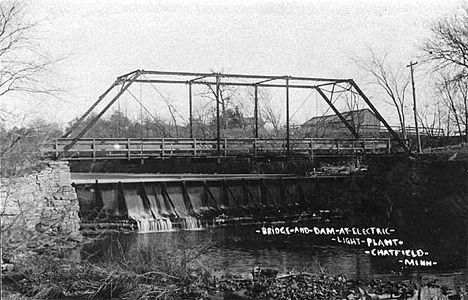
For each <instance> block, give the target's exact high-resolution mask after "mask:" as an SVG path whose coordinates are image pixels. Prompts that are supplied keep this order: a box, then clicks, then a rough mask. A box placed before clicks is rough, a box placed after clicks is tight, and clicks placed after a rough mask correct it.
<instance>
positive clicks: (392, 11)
mask: <svg viewBox="0 0 468 300" xmlns="http://www.w3.org/2000/svg"><path fill="white" fill-rule="evenodd" d="M461 4H462V2H461V1H460V0H445V1H442V0H441V1H435V0H416V1H403V0H398V1H397V0H394V1H389V0H386V1H379V0H375V1H370V0H368V1H364V0H331V1H325V0H315V1H305V0H303V1H232V0H230V1H148V0H146V1H145V0H139V1H136V0H125V1H123V0H107V1H93V0H67V1H64V0H54V1H53V0H50V1H46V0H33V1H29V2H28V6H29V8H28V10H29V12H30V15H31V16H34V19H36V20H40V24H41V25H40V27H39V35H40V36H41V38H42V39H41V45H42V48H43V49H44V51H45V52H48V53H49V54H50V55H51V57H64V59H63V60H62V61H61V62H59V63H57V64H56V66H55V68H54V72H55V73H54V75H52V76H50V79H49V80H50V82H51V84H53V85H55V86H57V87H60V88H62V89H64V90H65V91H66V92H65V93H62V94H61V95H60V100H57V99H49V100H47V99H35V100H28V102H27V103H26V104H25V103H24V102H21V101H20V100H19V99H18V98H11V99H7V100H8V101H9V106H12V107H15V108H16V109H17V110H19V111H21V112H22V113H24V114H26V115H27V116H28V117H29V118H34V117H38V116H40V117H43V118H45V119H48V120H52V121H58V122H62V123H66V122H68V121H70V120H71V119H72V118H73V117H76V116H78V115H79V114H81V113H83V112H84V111H85V110H86V109H87V108H88V106H90V105H91V104H92V103H93V102H94V101H95V100H96V99H97V97H98V96H99V95H100V94H102V93H103V92H104V91H105V90H106V89H107V87H108V86H110V84H112V83H113V82H114V80H115V78H116V77H117V76H119V75H122V74H124V73H128V72H130V71H133V70H136V69H145V70H163V71H191V72H209V71H211V70H224V72H226V73H241V74H265V75H292V76H311V77H312V76H313V77H338V78H354V79H355V81H356V82H357V83H358V85H360V86H361V88H362V89H363V90H364V92H365V93H366V94H367V95H368V96H370V97H377V96H378V94H377V93H375V92H374V89H372V88H371V87H370V86H369V85H367V82H368V78H366V77H365V76H364V74H363V73H362V71H360V70H358V69H357V68H356V67H355V66H354V65H353V64H352V63H350V57H352V56H355V55H362V54H366V53H367V48H368V47H369V48H372V49H374V50H375V51H376V52H378V53H379V52H382V51H386V52H387V53H389V59H390V61H391V62H392V64H395V65H406V64H408V63H409V62H410V61H411V60H413V61H414V60H417V59H418V58H417V57H418V55H419V54H420V51H419V47H420V45H421V41H422V40H424V39H425V38H426V37H427V36H428V34H429V28H430V26H431V24H432V23H433V22H434V21H436V20H437V19H439V18H441V17H442V16H444V15H446V14H448V13H450V12H452V11H453V10H454V9H455V8H457V7H459V6H460V5H461ZM417 75H418V76H421V74H417ZM416 80H417V81H418V80H422V78H419V77H417V78H416ZM417 91H418V93H419V95H421V97H422V98H424V97H425V96H424V95H425V94H427V93H428V91H429V86H428V84H425V85H418V86H417ZM4 99H5V98H4ZM3 101H4V100H3ZM38 101H40V103H41V104H40V105H39V107H38V106H37V105H36V104H37V103H38ZM375 101H378V99H376V100H375ZM421 101H423V100H421ZM180 105H181V106H183V105H182V104H180ZM384 114H385V113H384ZM387 116H389V114H387ZM389 118H390V119H391V117H389ZM391 120H392V122H391V123H396V122H395V121H396V119H391Z"/></svg>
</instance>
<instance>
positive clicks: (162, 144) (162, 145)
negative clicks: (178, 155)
mask: <svg viewBox="0 0 468 300" xmlns="http://www.w3.org/2000/svg"><path fill="white" fill-rule="evenodd" d="M161 156H164V138H162V139H161Z"/></svg>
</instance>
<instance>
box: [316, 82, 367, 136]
mask: <svg viewBox="0 0 468 300" xmlns="http://www.w3.org/2000/svg"><path fill="white" fill-rule="evenodd" d="M315 89H316V90H317V92H318V93H319V94H320V96H322V98H323V100H325V101H326V102H327V104H328V106H330V108H331V109H333V111H334V112H335V114H336V115H337V116H338V117H339V118H340V120H341V122H343V124H345V126H346V127H347V128H348V130H349V131H350V132H351V133H352V134H353V135H354V137H355V138H357V139H358V138H359V134H358V133H357V132H356V130H354V128H353V126H351V125H350V124H349V123H348V121H346V119H345V118H344V117H343V115H342V114H341V113H340V112H339V111H338V109H336V107H335V106H334V105H333V103H332V102H331V101H330V99H328V97H327V95H325V93H324V92H323V91H322V90H321V89H320V88H318V87H316V88H315Z"/></svg>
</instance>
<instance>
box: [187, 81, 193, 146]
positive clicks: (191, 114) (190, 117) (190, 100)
mask: <svg viewBox="0 0 468 300" xmlns="http://www.w3.org/2000/svg"><path fill="white" fill-rule="evenodd" d="M188 87H189V119H190V138H191V139H193V111H192V83H191V82H189V84H188Z"/></svg>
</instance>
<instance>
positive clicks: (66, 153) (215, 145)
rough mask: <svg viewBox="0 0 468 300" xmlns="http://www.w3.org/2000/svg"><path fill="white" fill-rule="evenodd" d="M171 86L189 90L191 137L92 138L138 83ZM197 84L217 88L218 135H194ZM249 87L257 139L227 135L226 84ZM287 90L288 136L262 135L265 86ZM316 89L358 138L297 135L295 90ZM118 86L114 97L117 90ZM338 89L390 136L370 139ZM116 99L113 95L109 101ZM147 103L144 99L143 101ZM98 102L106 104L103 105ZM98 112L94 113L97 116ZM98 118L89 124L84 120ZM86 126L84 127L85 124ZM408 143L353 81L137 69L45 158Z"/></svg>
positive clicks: (373, 149)
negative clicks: (340, 101) (340, 104)
mask: <svg viewBox="0 0 468 300" xmlns="http://www.w3.org/2000/svg"><path fill="white" fill-rule="evenodd" d="M135 83H142V84H170V85H180V86H185V87H186V88H187V98H188V99H187V100H188V101H187V103H188V106H189V124H188V126H189V130H190V138H156V137H155V138H140V139H136V138H123V139H122V138H119V139H115V138H88V137H85V135H86V133H87V132H88V131H89V130H90V128H91V127H92V126H93V125H95V124H96V122H97V121H98V120H99V119H100V118H101V117H102V116H103V115H104V113H106V111H108V110H109V108H110V107H112V105H114V104H115V103H116V101H117V100H118V99H119V98H120V97H121V96H122V95H123V94H124V93H125V92H126V91H127V90H128V89H129V88H130V86H131V85H132V84H135ZM195 85H202V86H208V87H210V89H211V90H212V91H214V95H215V98H216V99H215V100H216V101H215V102H216V136H215V137H214V138H212V139H199V138H196V137H195V136H194V134H193V127H194V117H193V92H192V87H193V86H195ZM222 86H234V87H236V86H244V87H251V88H252V89H253V98H254V99H253V100H254V117H253V118H254V124H253V138H240V139H239V138H226V137H224V136H222V134H221V128H222V125H221V118H222V117H221V108H220V106H221V93H220V90H221V87H222ZM264 88H281V89H283V90H284V93H285V103H284V107H285V109H286V116H285V118H286V124H285V136H284V138H281V139H265V138H259V104H258V102H259V101H258V100H259V95H258V91H259V89H264ZM292 89H308V90H312V91H316V92H317V93H318V95H320V97H321V98H322V99H323V101H325V103H326V104H327V105H328V107H329V108H330V109H331V110H332V111H333V112H334V113H335V114H336V116H337V117H338V118H339V119H340V120H341V122H342V123H343V124H344V125H345V127H346V128H347V130H349V132H350V134H351V136H352V137H353V138H351V139H350V138H343V139H337V138H300V139H297V138H295V137H292V135H291V124H290V123H291V122H290V101H291V99H290V91H291V90H292ZM113 90H117V94H116V95H115V96H114V97H110V96H109V94H110V92H111V91H113ZM337 93H352V94H353V95H354V96H357V97H359V98H360V99H362V100H363V101H364V102H365V104H366V105H367V107H368V108H369V109H370V110H371V111H372V112H373V113H374V115H375V116H376V117H377V119H378V120H379V121H380V122H381V123H382V124H383V126H384V127H385V128H386V130H387V132H388V136H389V138H364V137H362V136H361V134H360V133H359V130H357V129H356V128H355V126H354V124H352V123H351V122H350V121H349V120H347V119H346V118H345V117H344V116H343V115H342V114H341V113H340V111H339V110H338V109H337V107H336V106H335V104H334V100H336V99H334V96H335V95H336V94H337ZM108 98H110V99H108ZM140 104H141V103H140ZM98 105H101V106H104V107H103V108H101V109H97V107H98ZM91 113H93V114H91ZM89 116H93V117H92V119H91V120H90V121H89V122H86V126H84V125H82V124H83V121H84V120H85V119H86V118H87V117H89ZM80 125H82V126H81V127H80ZM408 152H409V149H408V146H407V144H406V143H405V141H403V140H402V139H400V137H399V136H398V135H397V133H395V131H394V130H393V129H392V128H391V127H390V126H389V124H388V123H387V121H386V120H385V119H384V118H383V117H382V115H381V114H380V113H379V112H378V111H377V109H376V108H375V106H374V105H373V104H372V103H371V101H370V100H369V99H368V98H367V96H366V95H365V94H364V93H363V92H362V90H361V89H360V88H359V87H358V85H357V84H356V83H355V82H354V80H352V79H329V78H314V77H294V76H266V75H242V74H222V73H190V72H165V71H146V70H136V71H133V72H131V73H128V74H125V75H122V76H119V77H117V80H116V81H115V82H114V83H113V84H112V85H111V86H110V87H109V88H108V89H107V90H106V91H105V92H104V93H103V94H102V95H101V96H100V97H99V98H98V99H97V101H96V102H94V104H93V105H92V106H91V107H90V108H89V109H88V110H87V111H86V112H85V113H84V114H83V115H82V116H81V117H80V118H79V119H78V120H77V122H76V123H74V124H73V126H71V127H70V128H69V129H68V130H67V132H66V133H65V134H64V135H63V137H62V138H59V139H56V140H55V141H53V142H52V143H49V144H47V145H46V146H45V148H44V149H43V154H44V156H47V157H53V158H55V159H67V160H90V159H91V160H95V159H145V158H162V159H164V158H169V157H195V158H196V157H218V158H219V157H286V158H287V157H304V156H308V157H314V156H317V157H318V156H336V155H339V156H343V155H344V156H348V155H390V154H393V153H408Z"/></svg>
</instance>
